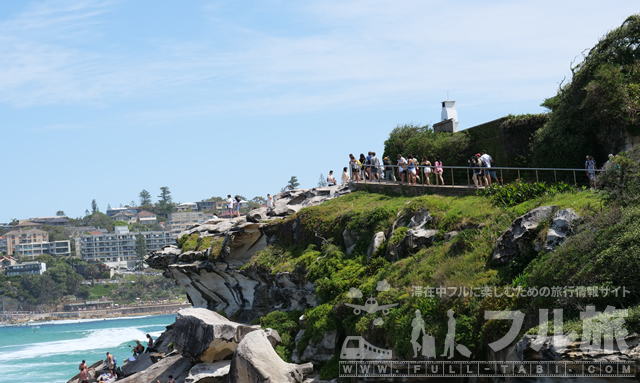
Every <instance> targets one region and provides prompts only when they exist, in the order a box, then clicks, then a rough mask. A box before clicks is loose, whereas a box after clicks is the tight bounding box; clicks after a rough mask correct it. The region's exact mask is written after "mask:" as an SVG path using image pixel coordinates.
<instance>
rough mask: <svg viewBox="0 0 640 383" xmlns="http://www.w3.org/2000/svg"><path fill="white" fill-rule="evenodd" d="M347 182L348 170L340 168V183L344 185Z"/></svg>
mask: <svg viewBox="0 0 640 383" xmlns="http://www.w3.org/2000/svg"><path fill="white" fill-rule="evenodd" d="M348 182H349V172H348V171H347V168H346V167H345V168H344V169H342V185H346V184H347V183H348Z"/></svg>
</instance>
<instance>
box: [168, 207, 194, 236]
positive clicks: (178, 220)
mask: <svg viewBox="0 0 640 383" xmlns="http://www.w3.org/2000/svg"><path fill="white" fill-rule="evenodd" d="M201 222H204V213H203V212H201V211H180V212H175V213H169V217H168V219H167V222H166V223H165V229H166V230H168V231H171V232H173V233H179V232H181V231H185V230H187V228H189V227H191V226H193V225H195V224H197V223H201Z"/></svg>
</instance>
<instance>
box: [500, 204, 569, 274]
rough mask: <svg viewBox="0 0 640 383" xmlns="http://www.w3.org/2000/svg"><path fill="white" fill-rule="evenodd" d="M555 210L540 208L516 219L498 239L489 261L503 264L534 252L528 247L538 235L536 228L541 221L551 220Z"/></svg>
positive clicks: (554, 207) (547, 207)
mask: <svg viewBox="0 0 640 383" xmlns="http://www.w3.org/2000/svg"><path fill="white" fill-rule="evenodd" d="M557 208H558V207H557V206H541V207H539V208H536V209H533V210H531V211H530V212H528V213H527V214H525V215H523V216H521V217H518V218H516V220H515V221H513V223H512V224H511V225H510V226H509V228H507V230H506V231H505V232H504V233H503V234H502V235H501V236H500V238H498V241H497V242H496V246H495V248H494V250H493V255H492V256H491V260H492V261H493V262H496V263H501V264H505V263H509V262H511V261H512V260H513V259H514V258H516V257H524V256H527V255H528V253H530V252H532V251H534V250H533V249H532V248H530V246H531V244H532V242H533V240H534V239H535V237H536V235H537V234H538V233H537V229H538V226H539V225H540V223H541V222H542V221H549V220H551V217H552V216H553V213H554V211H555V210H556V209H557Z"/></svg>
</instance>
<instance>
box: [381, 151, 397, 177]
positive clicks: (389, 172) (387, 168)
mask: <svg viewBox="0 0 640 383" xmlns="http://www.w3.org/2000/svg"><path fill="white" fill-rule="evenodd" d="M382 163H383V164H384V179H385V180H386V181H388V182H389V181H393V182H396V176H395V175H394V174H393V163H392V162H391V160H390V159H389V157H384V158H383V159H382Z"/></svg>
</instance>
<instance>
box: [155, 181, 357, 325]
mask: <svg viewBox="0 0 640 383" xmlns="http://www.w3.org/2000/svg"><path fill="white" fill-rule="evenodd" d="M350 192H351V191H350V189H349V187H348V186H332V187H321V188H315V189H308V190H305V189H301V190H288V191H285V192H282V193H279V194H277V195H275V196H274V198H275V208H274V209H273V210H270V211H268V210H267V209H266V208H260V209H256V210H253V211H251V212H250V213H249V214H248V215H247V217H241V218H234V219H226V220H224V219H214V220H209V221H207V222H205V223H203V224H198V225H195V226H193V227H191V228H189V229H188V230H186V231H185V232H183V233H181V234H180V238H181V240H182V239H183V238H184V239H185V240H189V239H191V240H193V242H197V244H198V246H197V248H195V249H190V250H188V251H182V250H181V249H180V248H179V247H178V246H167V247H165V248H163V249H162V250H160V251H154V252H151V253H150V255H149V256H148V257H147V258H146V262H147V264H148V265H149V266H151V267H153V268H156V269H159V270H163V275H164V276H166V277H168V278H172V279H174V280H175V281H176V282H177V283H178V284H179V285H181V286H182V287H183V288H184V289H185V290H186V292H187V294H188V296H189V299H190V301H191V303H192V304H193V306H194V307H200V308H207V309H210V310H214V311H218V312H224V313H225V314H226V315H228V316H230V317H232V318H238V320H240V321H242V322H250V321H251V320H252V319H254V318H256V317H259V316H262V315H265V314H267V313H268V312H270V311H273V310H274V309H281V310H292V309H299V310H303V309H305V308H309V307H312V306H313V305H314V303H315V300H316V297H315V286H314V285H312V284H310V283H307V282H306V281H305V280H304V278H303V277H301V276H299V275H297V274H291V273H278V274H275V275H273V274H270V273H264V272H262V271H261V270H257V269H250V268H249V269H241V268H242V266H244V265H245V264H246V263H247V262H249V260H250V259H251V257H252V256H253V255H254V254H255V253H256V252H258V251H260V250H263V249H265V248H266V247H267V245H268V244H271V243H275V241H276V238H275V233H273V232H271V231H270V225H269V223H270V221H272V220H276V219H281V218H282V217H286V216H287V215H290V214H294V213H296V212H298V211H299V210H300V209H302V208H303V207H307V206H315V205H319V204H321V203H322V202H324V201H326V200H329V199H333V198H337V197H340V196H342V195H345V194H348V193H350Z"/></svg>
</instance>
